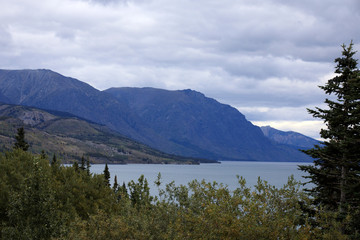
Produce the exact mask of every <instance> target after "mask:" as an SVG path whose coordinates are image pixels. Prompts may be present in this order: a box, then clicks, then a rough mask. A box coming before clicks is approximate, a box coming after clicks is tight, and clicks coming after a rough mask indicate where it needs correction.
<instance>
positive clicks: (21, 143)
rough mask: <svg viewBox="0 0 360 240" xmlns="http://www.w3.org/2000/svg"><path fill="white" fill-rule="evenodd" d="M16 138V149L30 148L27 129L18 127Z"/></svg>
mask: <svg viewBox="0 0 360 240" xmlns="http://www.w3.org/2000/svg"><path fill="white" fill-rule="evenodd" d="M15 140H16V142H15V144H14V149H21V150H23V151H27V150H28V149H29V144H28V143H27V142H26V141H25V130H24V128H23V127H21V128H18V129H17V135H16V136H15Z"/></svg>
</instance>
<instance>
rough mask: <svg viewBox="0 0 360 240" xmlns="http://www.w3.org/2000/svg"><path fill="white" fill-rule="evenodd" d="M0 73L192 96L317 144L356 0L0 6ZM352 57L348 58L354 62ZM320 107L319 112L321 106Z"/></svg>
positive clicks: (82, 1)
mask: <svg viewBox="0 0 360 240" xmlns="http://www.w3.org/2000/svg"><path fill="white" fill-rule="evenodd" d="M0 8H1V11H0V68H3V69H39V68H46V69H51V70H53V71H56V72H59V73H61V74H63V75H65V76H71V77H74V78H77V79H79V80H81V81H84V82H87V83H89V84H90V85H92V86H93V87H95V88H97V89H99V90H104V89H107V88H110V87H125V86H126V87H156V88H163V89H169V90H178V89H189V88H190V89H193V90H196V91H199V92H202V93H204V94H205V95H206V96H208V97H212V98H215V99H217V100H218V101H219V102H222V103H226V104H230V105H232V106H233V107H236V108H237V109H239V111H241V112H242V113H243V114H244V115H245V116H246V118H247V119H248V120H250V121H252V122H253V123H254V124H257V125H269V124H270V125H272V126H274V127H276V128H278V129H281V130H295V131H299V132H301V133H304V134H307V135H309V136H311V137H315V138H318V137H319V135H318V132H319V130H320V128H321V125H322V124H321V122H319V121H316V119H313V118H312V116H311V115H309V114H308V113H307V111H306V108H314V107H315V106H323V101H324V98H325V97H326V96H325V95H324V94H323V92H322V91H321V90H320V89H319V88H318V87H317V86H318V85H323V84H324V83H325V82H326V81H327V80H328V79H329V78H332V77H333V76H334V75H333V72H334V67H335V65H334V59H335V58H336V57H339V56H341V44H343V43H345V44H348V43H349V42H350V41H351V40H353V41H354V43H355V49H356V50H360V28H359V23H360V1H359V0H342V1H339V0H326V1H325V0H319V1H313V0H301V1H289V0H262V1H260V0H217V1H215V0H45V1H34V0H11V1H9V0H0ZM359 55H360V54H357V55H356V58H358V59H359V58H360V56H359ZM323 107H324V106H323Z"/></svg>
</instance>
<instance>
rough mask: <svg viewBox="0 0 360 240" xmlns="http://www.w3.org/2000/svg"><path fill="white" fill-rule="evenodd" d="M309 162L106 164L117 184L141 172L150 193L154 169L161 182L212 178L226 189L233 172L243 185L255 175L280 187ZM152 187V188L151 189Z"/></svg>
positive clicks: (233, 184) (232, 183) (233, 183)
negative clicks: (146, 181)
mask: <svg viewBox="0 0 360 240" xmlns="http://www.w3.org/2000/svg"><path fill="white" fill-rule="evenodd" d="M309 164H311V163H298V162H230V161H229V162H228V161H224V162H221V164H213V163H212V164H200V165H161V164H128V165H108V167H109V171H110V175H111V184H113V180H114V176H115V175H116V176H117V180H118V184H122V183H123V182H125V183H126V184H127V183H128V182H129V181H131V180H134V181H137V179H138V178H139V177H140V175H141V174H143V175H144V176H145V178H146V179H147V180H148V182H149V187H150V189H151V190H152V191H151V193H152V194H154V193H156V192H157V191H155V190H156V187H155V185H154V181H155V180H156V179H157V175H158V173H161V177H162V183H163V184H166V183H170V182H171V181H175V184H176V185H180V184H183V185H185V184H187V183H188V182H190V181H191V180H194V179H197V180H202V179H205V180H206V181H208V182H213V181H216V182H218V183H223V184H226V185H228V187H229V189H230V190H234V189H236V188H237V187H238V182H237V178H236V176H237V175H239V176H243V177H244V178H245V179H246V182H247V186H250V187H251V186H254V185H255V184H256V183H257V179H258V176H260V177H261V179H263V180H266V181H268V183H269V184H271V185H274V186H276V187H282V186H283V185H284V184H285V183H286V182H287V180H288V177H289V176H290V175H294V178H295V179H296V180H298V181H301V182H305V181H306V179H304V178H303V177H302V176H304V175H305V173H304V172H302V171H299V170H298V169H297V168H298V165H309ZM104 168H105V164H94V165H91V168H90V170H91V172H92V173H97V174H100V173H103V171H104ZM154 191H155V192H154Z"/></svg>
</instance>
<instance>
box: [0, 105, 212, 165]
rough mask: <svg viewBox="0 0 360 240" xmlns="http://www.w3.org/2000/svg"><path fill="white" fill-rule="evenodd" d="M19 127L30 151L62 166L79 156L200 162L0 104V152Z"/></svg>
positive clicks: (61, 116)
mask: <svg viewBox="0 0 360 240" xmlns="http://www.w3.org/2000/svg"><path fill="white" fill-rule="evenodd" d="M22 126H25V131H26V140H27V141H28V143H29V144H30V150H31V151H33V152H34V153H40V152H41V151H42V150H45V151H46V153H47V155H49V156H52V155H53V154H54V153H55V154H56V155H57V156H58V158H60V159H61V160H62V161H63V162H71V161H74V160H79V159H80V158H81V157H82V156H83V155H85V156H88V157H89V158H90V161H91V162H92V163H104V162H107V163H178V164H179V163H180V164H184V163H186V164H194V163H198V162H199V161H200V159H192V158H185V157H180V156H172V155H169V154H166V153H163V152H160V151H158V150H154V149H152V148H150V147H148V146H146V145H144V144H141V143H138V142H135V141H133V140H131V139H129V138H126V137H124V136H122V135H120V134H116V133H114V131H112V130H110V129H109V128H107V127H106V126H103V125H99V124H95V123H92V122H89V121H85V120H83V119H80V118H78V117H76V116H74V115H71V114H68V113H62V112H48V111H45V110H41V109H36V108H32V107H25V106H18V105H9V104H1V103H0V130H1V131H0V141H1V145H0V149H1V150H3V151H4V150H9V149H11V147H12V146H13V143H14V136H15V134H16V129H17V128H19V127H22ZM201 161H205V160H201ZM205 162H211V161H205Z"/></svg>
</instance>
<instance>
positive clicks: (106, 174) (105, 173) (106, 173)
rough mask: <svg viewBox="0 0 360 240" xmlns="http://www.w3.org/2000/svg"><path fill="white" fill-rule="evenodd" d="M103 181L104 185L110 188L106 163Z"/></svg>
mask: <svg viewBox="0 0 360 240" xmlns="http://www.w3.org/2000/svg"><path fill="white" fill-rule="evenodd" d="M104 180H105V184H106V185H107V186H109V187H110V172H109V167H108V165H107V163H106V164H105V169H104Z"/></svg>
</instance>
